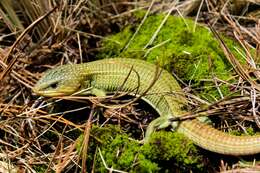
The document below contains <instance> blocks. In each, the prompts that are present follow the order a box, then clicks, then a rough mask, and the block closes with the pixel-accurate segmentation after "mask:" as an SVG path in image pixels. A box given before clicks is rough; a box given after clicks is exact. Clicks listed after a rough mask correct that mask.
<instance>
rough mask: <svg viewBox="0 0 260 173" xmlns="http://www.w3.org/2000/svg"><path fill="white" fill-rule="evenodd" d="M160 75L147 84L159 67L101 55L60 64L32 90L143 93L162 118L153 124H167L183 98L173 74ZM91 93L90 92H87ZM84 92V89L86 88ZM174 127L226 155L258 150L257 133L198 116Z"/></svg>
mask: <svg viewBox="0 0 260 173" xmlns="http://www.w3.org/2000/svg"><path fill="white" fill-rule="evenodd" d="M160 72H161V73H160V76H159V77H158V79H157V80H156V81H155V82H154V84H153V85H152V87H150V88H149V86H150V85H151V83H152V81H153V80H154V78H155V77H154V76H155V74H156V73H158V67H157V66H156V65H154V64H151V63H148V62H145V61H142V60H136V59H125V58H115V59H104V60H98V61H93V62H89V63H83V64H74V65H63V66H60V67H57V68H54V69H52V70H49V71H48V72H46V73H45V75H44V76H43V77H42V78H41V79H40V80H39V81H38V83H37V84H36V85H35V87H34V88H33V91H34V92H35V93H36V94H38V95H42V96H48V97H55V96H65V95H71V94H73V93H75V92H78V91H80V90H84V89H89V91H93V89H98V90H104V91H106V92H113V91H114V92H115V91H121V92H129V93H132V94H137V95H138V94H139V95H140V94H142V93H143V92H145V91H146V90H147V88H149V90H148V92H147V93H146V94H145V95H144V96H142V99H144V100H145V101H147V102H148V103H149V104H150V105H151V106H152V107H153V108H155V110H156V111H157V112H158V113H159V115H160V117H161V119H160V120H159V121H154V122H155V123H154V124H157V125H159V126H160V125H161V124H169V118H170V117H178V116H181V115H183V114H184V113H185V104H186V102H187V101H186V99H185V97H183V96H182V95H181V94H178V93H181V91H182V90H181V88H180V86H179V84H178V83H177V81H176V80H175V79H174V78H173V76H172V75H171V74H170V73H168V72H167V71H165V70H160ZM89 93H91V92H89ZM85 94H87V92H85ZM176 131H178V132H180V133H183V134H184V135H185V136H186V137H188V138H189V139H191V140H192V141H193V142H194V143H195V144H196V145H198V146H200V147H202V148H204V149H206V150H210V151H213V152H217V153H221V154H227V155H250V154H256V153H260V136H257V135H255V136H234V135H230V134H228V133H225V132H221V131H219V130H217V129H214V128H213V127H211V126H210V125H207V124H205V123H202V122H200V121H199V120H197V119H192V120H185V121H181V122H179V123H178V126H177V127H176Z"/></svg>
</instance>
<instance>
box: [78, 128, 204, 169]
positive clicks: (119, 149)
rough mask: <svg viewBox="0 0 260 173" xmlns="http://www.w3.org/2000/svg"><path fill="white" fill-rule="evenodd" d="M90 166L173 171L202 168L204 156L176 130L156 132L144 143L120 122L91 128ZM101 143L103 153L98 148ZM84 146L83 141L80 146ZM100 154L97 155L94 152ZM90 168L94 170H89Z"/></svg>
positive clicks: (96, 167)
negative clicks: (123, 130) (131, 135)
mask: <svg viewBox="0 0 260 173" xmlns="http://www.w3.org/2000/svg"><path fill="white" fill-rule="evenodd" d="M91 134H92V136H93V137H94V138H93V137H92V138H91V140H90V147H89V151H88V163H87V164H88V165H87V167H88V168H92V165H93V163H95V172H107V171H108V170H107V169H106V168H105V167H104V163H103V162H102V160H101V156H100V154H101V155H102V157H103V158H104V160H105V162H106V164H107V166H108V167H110V168H112V167H113V169H117V170H122V171H128V172H167V171H169V172H172V171H175V170H182V171H187V170H201V169H202V167H203V165H202V164H201V156H199V155H198V152H197V150H196V147H195V146H194V145H193V144H192V143H191V142H190V141H189V140H187V139H186V138H185V137H183V136H182V135H180V134H176V133H172V132H156V133H154V134H152V136H151V139H150V141H149V143H147V144H145V145H141V144H140V143H139V142H137V141H135V140H131V139H129V135H128V134H126V133H124V132H122V131H121V130H120V129H119V127H117V126H113V125H110V126H107V127H102V128H100V127H97V126H94V127H93V130H92V132H91ZM97 147H99V148H100V151H101V153H99V152H96V151H98V150H97ZM77 148H78V151H79V150H80V143H79V145H78V146H77ZM95 154H96V157H94V155H95ZM89 171H90V170H89Z"/></svg>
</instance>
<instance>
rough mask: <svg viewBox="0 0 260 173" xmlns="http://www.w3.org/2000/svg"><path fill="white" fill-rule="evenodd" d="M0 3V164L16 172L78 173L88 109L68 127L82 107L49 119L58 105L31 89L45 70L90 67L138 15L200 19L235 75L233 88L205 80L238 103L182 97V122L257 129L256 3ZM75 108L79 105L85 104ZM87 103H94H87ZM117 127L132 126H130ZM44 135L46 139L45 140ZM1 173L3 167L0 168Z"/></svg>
mask: <svg viewBox="0 0 260 173" xmlns="http://www.w3.org/2000/svg"><path fill="white" fill-rule="evenodd" d="M0 2H1V4H0V7H1V8H0V17H1V18H0V25H1V28H0V34H1V36H0V45H1V47H0V67H1V71H0V75H1V77H0V78H1V79H0V81H1V83H0V91H1V92H0V113H1V114H0V115H1V117H0V136H1V139H0V158H1V160H2V161H4V163H9V162H10V164H11V163H12V164H14V165H15V166H16V167H17V169H19V170H20V172H34V171H35V166H37V165H46V168H47V170H46V172H47V171H48V170H55V171H56V172H62V171H64V172H65V171H68V170H70V169H72V168H75V167H78V169H80V168H82V170H83V172H85V171H86V168H84V166H85V164H84V163H85V162H86V154H87V152H86V151H87V147H88V140H89V136H90V127H91V123H92V122H93V121H97V120H96V119H93V117H92V115H93V110H94V106H93V107H92V109H91V110H92V111H91V113H90V116H89V119H88V120H87V122H85V121H86V120H83V121H82V122H80V123H78V122H77V123H75V122H73V121H71V120H68V119H67V118H65V117H64V116H66V114H68V113H70V112H77V111H79V110H85V109H89V107H87V106H85V107H80V108H75V109H74V110H69V111H61V112H60V113H55V114H50V113H48V111H49V110H50V109H52V108H53V106H52V104H53V103H58V102H60V100H57V101H55V102H48V100H44V99H42V98H38V99H37V97H36V96H34V95H33V94H32V92H31V88H32V86H33V85H34V84H35V83H36V81H37V80H38V79H39V78H40V76H41V74H42V72H43V71H45V70H46V69H48V68H53V67H55V66H59V65H61V64H64V63H70V62H71V63H80V62H86V61H90V60H93V59H94V54H95V52H96V51H98V50H99V48H100V45H99V44H100V42H99V41H100V39H102V38H104V36H105V35H108V34H109V33H112V32H114V31H113V30H114V29H118V28H119V29H120V28H122V27H123V26H125V25H127V24H129V23H130V22H129V21H130V20H131V14H132V13H133V12H135V11H138V10H140V9H146V10H148V11H149V12H150V13H157V12H162V13H166V14H168V15H180V16H182V17H185V16H190V17H193V18H194V20H195V21H197V22H205V17H206V19H207V20H206V22H207V24H208V25H209V26H211V29H212V32H213V33H214V34H215V36H216V38H217V39H218V40H219V42H220V45H221V47H222V49H223V51H224V52H225V55H226V58H227V59H228V60H229V62H230V63H231V64H232V65H233V67H234V70H235V71H236V73H237V75H236V76H234V78H237V79H239V80H238V82H237V83H229V81H221V80H219V79H215V78H214V79H210V80H214V81H215V83H216V89H219V87H218V86H219V85H221V83H226V84H228V85H229V86H230V88H234V89H239V91H240V94H241V96H238V97H223V98H222V99H221V100H218V101H216V103H214V104H211V103H208V102H206V101H205V100H202V99H201V98H197V97H196V96H194V95H192V94H190V93H192V91H189V92H187V97H188V98H189V102H190V105H191V106H193V107H194V108H195V109H194V111H193V114H192V115H191V114H189V115H187V116H184V117H183V118H182V119H185V118H191V117H194V116H200V115H220V114H222V115H223V117H222V118H221V119H222V120H221V121H220V124H219V125H218V127H220V128H222V129H225V130H226V131H228V130H230V129H239V130H242V131H243V130H244V129H245V128H246V127H247V126H248V124H250V125H252V124H253V126H256V127H258V128H260V122H259V116H260V114H259V109H260V108H259V107H260V105H259V101H260V86H259V85H260V83H259V80H260V71H259V63H260V20H259V18H260V14H259V10H258V9H259V2H257V0H237V1H235V0H234V1H224V0H220V1H215V0H183V1H173V2H172V1H167V0H165V1H163V0H153V1H151V2H150V1H142V0H140V1H134V2H132V1H127V0H120V1H108V0H99V1H87V0H82V1H73V3H71V2H72V1H66V0H63V1H57V2H59V4H58V3H56V2H55V1H51V0H50V1H41V0H34V1H29V0H28V1H27V0H26V1H19V3H13V2H18V1H15V0H13V1H11V0H8V1H0ZM4 2H5V3H4ZM56 8H57V9H56ZM257 8H258V9H257ZM25 9H26V10H25ZM147 14H148V13H147ZM145 18H146V17H145ZM145 18H144V19H143V20H145ZM162 24H163V23H162ZM141 25H142V23H140V26H141ZM162 27H163V25H162ZM159 29H160V28H159ZM159 29H158V31H159ZM194 29H195V28H194ZM218 32H224V33H225V34H226V35H230V36H231V37H233V38H235V39H236V40H237V41H238V42H239V43H240V44H241V46H242V47H243V49H244V51H245V54H244V58H245V59H246V61H247V62H248V63H247V64H246V65H242V64H240V63H239V61H238V60H237V59H236V57H234V55H232V53H231V52H230V51H229V49H228V47H227V46H226V45H225V43H224V42H223V41H222V39H221V37H219V35H218ZM155 36H156V33H154V37H155ZM153 39H154V38H151V42H152V41H153ZM130 43H131V40H130V41H129V44H130ZM149 44H150V42H149V43H147V45H149ZM250 48H255V49H256V51H255V54H252V53H251V51H250ZM220 92H221V91H220ZM80 102H84V103H86V101H85V100H81V101H80ZM92 102H94V103H96V102H95V100H92ZM131 103H132V102H131ZM201 104H205V105H207V108H206V109H203V108H200V109H196V108H197V107H198V106H199V105H201ZM94 105H95V104H94ZM128 106H129V105H128ZM130 106H131V105H130ZM119 110H120V111H119V112H114V110H112V111H111V110H108V111H106V112H105V113H106V114H108V115H109V114H110V115H112V116H113V115H114V114H119V115H121V116H122V115H123V117H127V116H124V115H125V114H126V113H125V112H124V111H122V110H121V109H119ZM130 110H132V108H131V109H130ZM134 112H135V111H134ZM242 114H243V116H242ZM110 118H111V117H109V118H108V119H110ZM125 119H126V120H125V121H128V122H130V123H133V124H135V123H136V121H135V120H132V119H127V118H125ZM230 119H233V120H232V121H229V120H230ZM105 122H106V121H105ZM75 129H78V130H80V131H82V132H84V133H85V134H86V135H85V140H84V141H85V142H84V147H83V148H82V153H84V154H83V155H82V158H83V159H82V163H80V162H79V160H80V158H81V156H80V155H78V154H77V152H76V150H75V146H76V142H77V140H76V139H72V138H70V137H69V136H68V135H66V134H67V132H69V131H73V130H75ZM245 132H246V131H245ZM48 134H51V135H52V137H48ZM51 139H53V140H51ZM219 163H220V164H219V169H218V168H216V169H217V170H218V171H221V172H254V171H256V172H257V171H260V168H259V166H258V165H257V164H251V165H250V164H249V165H246V166H241V164H236V165H227V163H226V161H223V160H221V161H219ZM75 165H76V166H75ZM1 167H4V166H3V165H2V164H0V168H1ZM243 167H245V168H243ZM84 170H85V171H84ZM119 172H120V171H119Z"/></svg>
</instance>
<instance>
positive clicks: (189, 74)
mask: <svg viewBox="0 0 260 173" xmlns="http://www.w3.org/2000/svg"><path fill="white" fill-rule="evenodd" d="M143 15H144V13H143V12H139V13H137V14H136V15H135V16H136V18H137V20H138V19H141V16H143ZM164 18H165V15H164V14H157V15H151V16H149V17H148V18H147V19H146V20H145V22H144V23H143V25H142V26H141V29H140V30H139V32H138V34H137V35H136V36H135V38H134V39H133V40H132V41H131V42H130V44H129V46H128V47H127V48H126V45H127V44H128V43H129V41H130V39H131V38H132V36H133V34H134V32H135V31H136V29H137V26H138V25H139V23H138V22H137V23H138V24H132V25H129V26H127V27H125V28H124V29H123V30H122V31H121V32H119V33H116V34H114V35H110V36H108V38H109V39H104V40H103V42H102V43H103V49H102V51H101V52H100V53H99V54H98V55H97V57H98V58H111V57H124V58H139V59H145V60H147V61H150V62H157V63H160V64H161V65H163V66H164V68H165V69H167V70H169V71H170V72H172V71H173V72H174V73H176V74H177V76H178V77H180V78H181V79H182V80H183V81H185V82H187V83H189V82H191V84H192V86H195V87H204V86H206V87H207V86H214V83H213V82H203V83H201V80H202V79H212V76H214V77H217V78H219V79H221V80H227V79H229V78H230V77H231V75H232V74H231V69H232V66H231V64H230V63H229V62H228V60H227V59H226V58H225V55H224V53H223V51H222V50H221V48H220V46H219V44H218V42H217V40H216V39H215V38H214V37H213V35H212V33H211V31H210V30H209V29H208V28H206V27H205V26H202V25H199V24H195V23H194V22H193V21H192V20H190V19H186V18H181V17H175V16H169V17H168V19H167V21H166V22H165V24H164V25H163V26H162V27H161V28H160V30H159V32H158V34H157V35H156V37H155V39H154V41H153V42H152V43H151V44H148V43H149V41H150V40H151V38H152V37H153V35H154V34H155V32H156V30H157V29H158V27H159V25H160V24H161V23H162V21H163V19H164ZM195 25H196V29H195V31H193V28H194V26H195ZM223 39H224V40H225V43H226V44H227V45H228V47H229V48H230V49H231V51H232V52H233V53H234V55H235V56H236V57H239V56H240V55H239V54H238V53H237V52H236V51H235V47H238V46H237V45H236V44H235V42H234V41H233V40H231V39H228V38H225V37H223ZM110 40H114V41H110ZM239 59H241V58H239ZM222 87H223V86H222ZM211 88H212V89H211V90H206V91H205V92H204V91H203V90H201V91H200V93H201V94H203V95H206V96H210V97H209V99H211V97H214V98H220V95H219V93H217V92H215V91H216V88H214V87H211ZM223 88H225V90H224V94H227V93H230V91H229V90H228V87H223Z"/></svg>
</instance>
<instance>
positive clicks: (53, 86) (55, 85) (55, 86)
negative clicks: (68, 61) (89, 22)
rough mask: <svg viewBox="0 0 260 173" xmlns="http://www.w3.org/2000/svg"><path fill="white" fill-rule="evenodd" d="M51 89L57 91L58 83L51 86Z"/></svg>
mask: <svg viewBox="0 0 260 173" xmlns="http://www.w3.org/2000/svg"><path fill="white" fill-rule="evenodd" d="M49 87H50V88H52V89H56V88H57V87H58V82H55V83H52V84H50V86H49Z"/></svg>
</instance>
